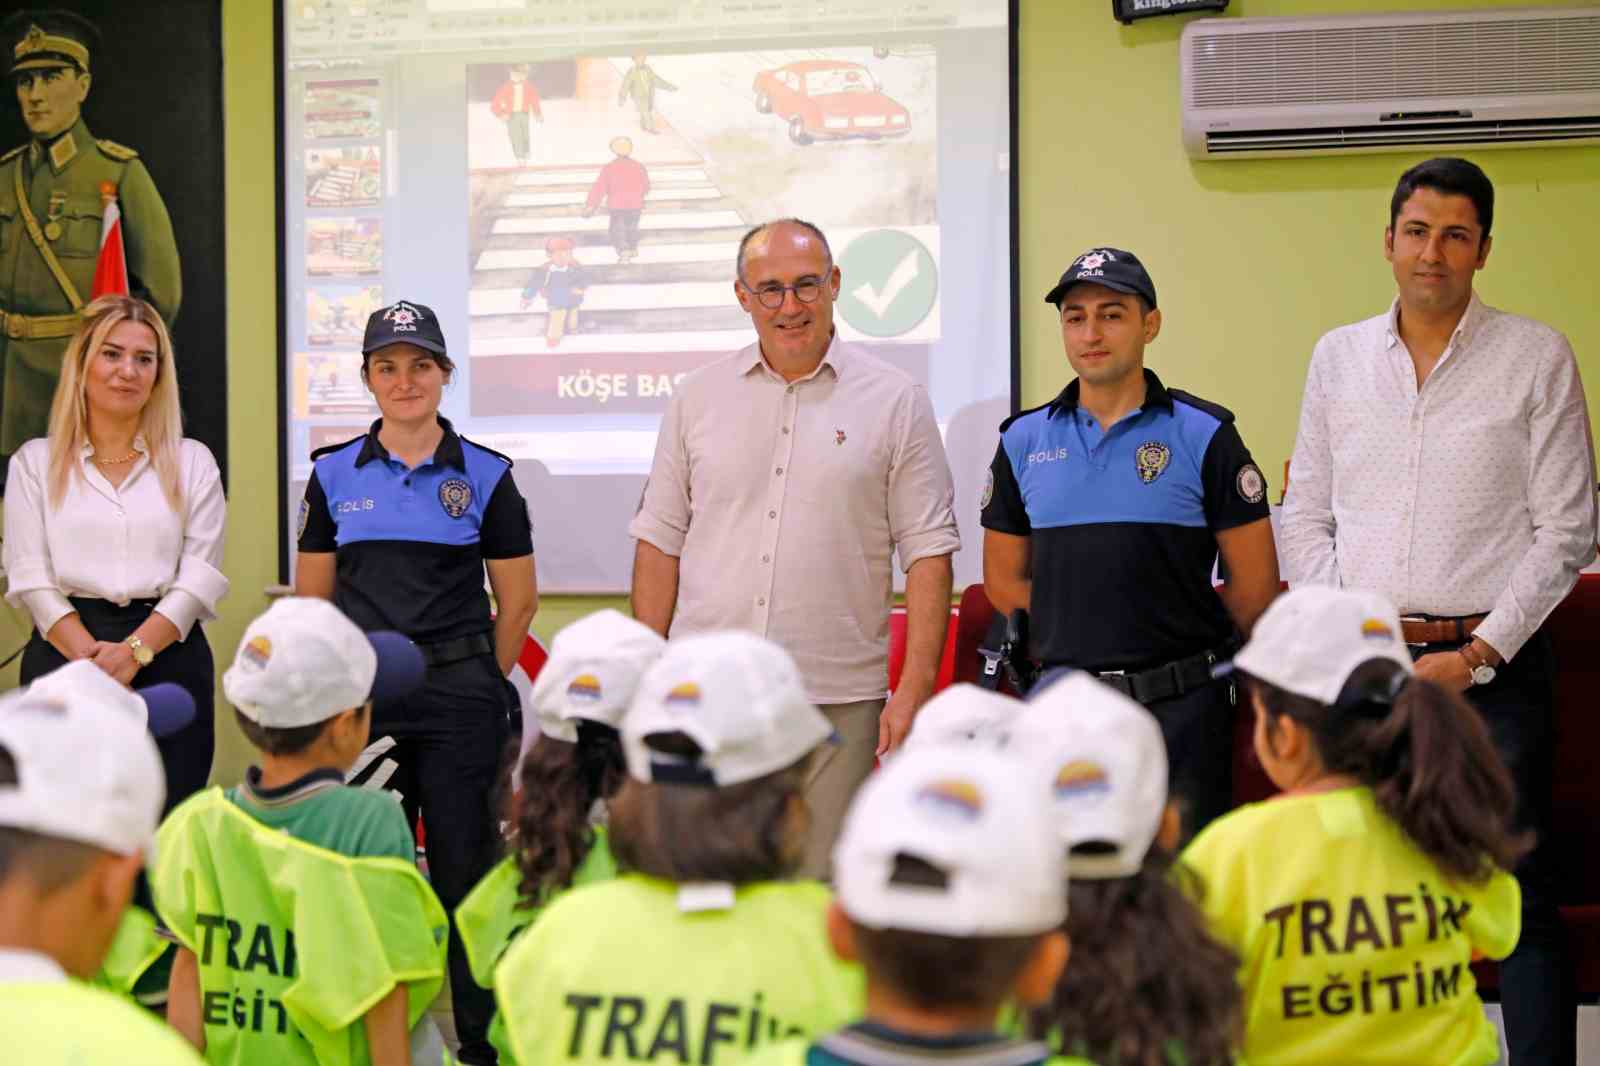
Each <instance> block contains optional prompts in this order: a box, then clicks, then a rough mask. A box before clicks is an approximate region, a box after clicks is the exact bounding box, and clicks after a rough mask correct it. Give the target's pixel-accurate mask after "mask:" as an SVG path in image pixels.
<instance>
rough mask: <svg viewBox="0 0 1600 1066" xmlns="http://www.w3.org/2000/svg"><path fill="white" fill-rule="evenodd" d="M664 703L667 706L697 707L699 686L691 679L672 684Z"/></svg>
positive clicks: (698, 703) (698, 704)
mask: <svg viewBox="0 0 1600 1066" xmlns="http://www.w3.org/2000/svg"><path fill="white" fill-rule="evenodd" d="M666 704H667V706H668V707H698V706H700V686H699V685H697V684H695V683H694V682H693V681H685V682H683V683H681V684H677V685H673V686H672V688H671V689H669V690H668V691H667V699H666Z"/></svg>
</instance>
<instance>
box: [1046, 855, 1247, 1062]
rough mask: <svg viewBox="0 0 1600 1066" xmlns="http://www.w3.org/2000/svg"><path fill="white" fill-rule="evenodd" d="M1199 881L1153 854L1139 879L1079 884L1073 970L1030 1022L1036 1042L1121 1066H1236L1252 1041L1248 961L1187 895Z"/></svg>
mask: <svg viewBox="0 0 1600 1066" xmlns="http://www.w3.org/2000/svg"><path fill="white" fill-rule="evenodd" d="M1191 877H1192V875H1190V874H1189V873H1188V872H1187V870H1186V868H1184V867H1182V866H1178V867H1174V866H1173V865H1172V859H1171V857H1170V856H1169V855H1168V854H1167V853H1166V852H1165V851H1163V850H1162V849H1161V848H1160V847H1153V848H1151V849H1150V851H1149V853H1148V854H1147V855H1146V856H1145V860H1144V865H1143V866H1142V867H1141V868H1140V869H1139V871H1138V872H1137V873H1135V874H1134V875H1133V876H1131V877H1119V878H1112V879H1108V880H1093V881H1091V880H1085V879H1078V880H1073V881H1070V882H1069V884H1068V888H1067V921H1066V925H1065V927H1064V928H1065V929H1066V933H1067V936H1068V937H1069V938H1070V940H1071V942H1072V962H1071V965H1069V966H1068V967H1067V969H1066V972H1064V973H1063V974H1062V975H1061V979H1060V980H1059V981H1058V982H1057V983H1056V988H1055V992H1054V994H1053V995H1052V996H1051V999H1050V1002H1049V1003H1048V1004H1047V1005H1045V1006H1043V1007H1040V1008H1038V1009H1036V1010H1034V1011H1032V1012H1031V1013H1030V1014H1029V1016H1028V1020H1027V1021H1028V1033H1029V1035H1030V1036H1033V1037H1034V1038H1036V1039H1042V1040H1047V1041H1049V1042H1051V1044H1052V1045H1054V1050H1055V1051H1056V1052H1057V1053H1058V1054H1061V1055H1077V1056H1080V1057H1082V1058H1086V1059H1089V1060H1091V1061H1094V1062H1104V1063H1115V1064H1116V1066H1167V1064H1168V1063H1170V1062H1176V1061H1183V1062H1186V1063H1188V1064H1189V1066H1231V1064H1232V1063H1233V1062H1234V1059H1235V1056H1236V1054H1237V1052H1238V1051H1239V1049H1240V1046H1241V1045H1242V1043H1243V1035H1244V1026H1243V1016H1244V1007H1243V995H1242V993H1241V992H1240V990H1239V984H1238V982H1237V981H1235V980H1233V975H1234V974H1235V973H1236V972H1237V971H1238V968H1239V957H1238V956H1237V955H1235V954H1234V953H1233V951H1231V950H1230V949H1229V948H1227V947H1225V946H1224V945H1222V944H1221V943H1219V942H1217V941H1216V940H1215V939H1213V938H1212V936H1211V933H1210V931H1209V930H1208V928H1207V926H1206V921H1205V916H1204V915H1203V914H1201V912H1200V909H1199V908H1198V907H1197V906H1195V904H1194V902H1193V897H1192V896H1191V895H1186V894H1185V891H1186V889H1187V888H1188V887H1189V886H1187V885H1186V884H1185V883H1184V881H1185V879H1187V878H1191ZM1219 975H1220V976H1219ZM1175 1050H1178V1051H1181V1055H1182V1058H1181V1059H1179V1058H1176V1057H1175V1056H1174V1055H1173V1052H1174V1051H1175Z"/></svg>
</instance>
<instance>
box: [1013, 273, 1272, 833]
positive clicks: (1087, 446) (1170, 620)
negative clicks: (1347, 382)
mask: <svg viewBox="0 0 1600 1066" xmlns="http://www.w3.org/2000/svg"><path fill="white" fill-rule="evenodd" d="M1123 254H1126V253H1123ZM1130 258H1131V257H1130ZM1135 262H1137V261H1136V260H1135ZM1138 270H1139V273H1140V274H1141V275H1142V274H1143V267H1139V268H1138ZM1070 273H1071V272H1069V274H1070ZM1145 277H1146V279H1147V277H1148V276H1147V275H1146V276H1145ZM1092 280H1094V281H1095V282H1103V281H1104V279H1102V278H1100V277H1095V278H1093V279H1092ZM1111 281H1112V282H1113V283H1114V282H1115V278H1112V279H1111ZM1067 283H1068V279H1067V278H1065V277H1064V278H1063V284H1067ZM1073 283H1075V281H1074V282H1073ZM1111 287H1116V285H1115V284H1113V285H1112V286H1111ZM1058 291H1061V287H1060V286H1058ZM1126 291H1132V290H1126ZM1052 295H1053V296H1054V295H1056V294H1055V293H1054V292H1053V293H1052ZM1149 296H1150V303H1151V305H1152V306H1154V298H1153V297H1154V288H1153V286H1151V287H1150V290H1149ZM1144 377H1145V399H1144V404H1143V405H1142V406H1141V407H1139V408H1138V409H1137V410H1135V411H1132V412H1130V413H1129V414H1127V415H1125V416H1124V417H1123V418H1122V419H1120V420H1119V421H1117V422H1116V423H1114V424H1113V425H1111V426H1110V427H1109V428H1108V429H1105V430H1102V429H1101V428H1100V425H1099V423H1098V422H1097V421H1096V420H1095V418H1094V416H1093V415H1091V414H1089V412H1087V411H1085V410H1083V409H1082V408H1081V407H1079V405H1078V391H1079V383H1078V382H1077V381H1073V382H1072V383H1071V384H1069V385H1068V386H1067V387H1066V388H1065V389H1063V390H1062V391H1061V393H1060V394H1059V395H1058V396H1057V397H1056V398H1055V399H1053V400H1051V401H1050V402H1049V403H1047V404H1045V405H1043V406H1041V407H1036V408H1033V409H1031V410H1028V411H1023V412H1021V413H1019V414H1016V415H1013V416H1012V417H1011V418H1008V419H1007V420H1006V421H1005V422H1003V423H1002V424H1001V426H1000V445H999V448H998V449H997V450H996V452H995V457H994V462H993V463H992V464H991V466H990V470H989V481H988V483H987V485H986V487H985V490H984V499H983V516H982V521H983V526H984V528H985V529H992V530H995V531H996V532H999V533H1007V534H1010V535H1012V536H1019V537H1028V538H1029V542H1030V547H1031V560H1032V581H1033V598H1032V603H1031V604H1030V605H1029V615H1030V618H1029V621H1030V632H1029V641H1030V650H1031V654H1032V656H1033V658H1035V659H1037V660H1038V661H1039V662H1041V663H1042V664H1043V665H1044V666H1046V667H1063V666H1064V667H1073V668H1076V669H1081V670H1088V671H1090V672H1093V673H1096V674H1100V675H1101V676H1102V679H1103V680H1105V681H1106V682H1107V683H1109V684H1112V685H1113V686H1114V687H1116V688H1118V689H1120V690H1122V691H1123V692H1125V693H1126V694H1128V695H1130V696H1132V697H1133V698H1134V699H1137V700H1139V701H1140V702H1141V703H1144V704H1145V705H1146V706H1148V707H1149V708H1150V710H1151V711H1152V712H1153V713H1154V714H1155V715H1156V717H1157V719H1158V720H1159V721H1160V722H1161V727H1162V733H1163V736H1164V739H1165V740H1166V744H1167V750H1168V752H1169V753H1170V756H1171V774H1172V791H1173V792H1174V793H1175V794H1176V795H1179V796H1182V797H1184V798H1186V800H1187V801H1188V804H1189V810H1188V811H1187V812H1186V814H1187V815H1188V817H1187V819H1186V821H1187V824H1188V826H1189V827H1190V828H1192V829H1198V828H1199V827H1200V826H1202V825H1204V824H1205V823H1206V822H1207V821H1209V820H1211V819H1212V818H1214V817H1216V816H1217V815H1219V814H1221V813H1223V812H1224V811H1226V810H1227V809H1228V808H1229V807H1230V806H1231V786H1230V776H1231V775H1230V773H1229V770H1230V766H1231V762H1232V758H1233V755H1232V721H1233V714H1232V703H1233V691H1232V686H1231V685H1230V684H1229V683H1228V682H1226V681H1221V682H1218V681H1213V680H1212V678H1211V666H1212V664H1213V663H1214V662H1216V661H1218V660H1220V659H1224V658H1226V657H1227V656H1226V653H1227V652H1228V651H1230V650H1231V644H1232V642H1233V640H1234V635H1235V633H1234V625H1233V622H1232V620H1231V618H1230V617H1229V615H1228V612H1227V610H1226V608H1225V607H1224V606H1223V604H1222V601H1221V600H1220V599H1219V598H1218V596H1217V593H1216V591H1215V589H1214V588H1213V587H1212V583H1211V574H1212V565H1213V563H1214V562H1215V561H1216V559H1217V541H1216V533H1217V532H1218V531H1220V530H1226V529H1232V528H1234V527H1236V526H1242V525H1246V524H1248V523H1251V522H1256V521H1259V520H1260V519H1263V518H1266V517H1268V514H1269V509H1268V505H1267V487H1266V482H1265V480H1264V479H1263V477H1262V475H1261V472H1260V470H1259V469H1258V468H1257V467H1256V465H1255V463H1254V462H1253V461H1252V460H1251V458H1250V452H1249V450H1248V449H1247V448H1246V447H1245V445H1244V442H1243V440H1241V439H1240V437H1239V433H1238V430H1237V429H1235V427H1234V424H1233V414H1232V413H1231V412H1229V411H1228V410H1227V409H1226V408H1224V407H1219V406H1218V405H1216V404H1213V403H1208V402H1207V401H1205V400H1202V399H1200V398H1198V397H1196V396H1192V395H1190V394H1189V393H1186V392H1183V391H1181V390H1179V389H1168V388H1167V387H1166V386H1165V385H1163V384H1162V383H1161V379H1160V378H1158V377H1157V376H1156V375H1155V374H1154V373H1153V372H1152V371H1150V370H1145V371H1144Z"/></svg>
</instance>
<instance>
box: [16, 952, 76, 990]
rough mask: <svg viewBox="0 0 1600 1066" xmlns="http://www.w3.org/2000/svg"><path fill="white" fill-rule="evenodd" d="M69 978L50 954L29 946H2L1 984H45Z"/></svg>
mask: <svg viewBox="0 0 1600 1066" xmlns="http://www.w3.org/2000/svg"><path fill="white" fill-rule="evenodd" d="M66 979H67V971H65V970H63V969H62V968H61V964H60V963H58V962H56V960H55V959H52V958H51V957H50V956H48V955H46V954H43V953H42V952H38V951H30V950H28V949H27V948H0V984H27V985H43V984H55V983H56V982H58V981H65V980H66Z"/></svg>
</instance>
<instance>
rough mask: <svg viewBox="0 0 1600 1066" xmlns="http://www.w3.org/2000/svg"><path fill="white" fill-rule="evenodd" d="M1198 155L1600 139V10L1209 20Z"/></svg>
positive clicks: (1191, 81) (1201, 71)
mask: <svg viewBox="0 0 1600 1066" xmlns="http://www.w3.org/2000/svg"><path fill="white" fill-rule="evenodd" d="M1182 53H1183V144H1184V148H1185V149H1186V150H1187V151H1188V153H1189V155H1190V156H1191V157H1193V158H1195V159H1229V158H1234V157H1252V156H1283V155H1302V154H1329V153H1335V152H1393V151H1404V150H1412V149H1416V148H1419V147H1420V148H1426V149H1429V150H1432V149H1438V148H1456V149H1460V148H1467V147H1473V148H1491V147H1527V146H1529V145H1541V144H1595V143H1600V6H1596V7H1585V8H1545V7H1540V8H1511V9H1505V10H1498V11H1495V10H1484V11H1446V12H1412V13H1407V14H1394V15H1355V16H1339V17H1320V16H1319V17H1307V18H1300V17H1292V18H1239V19H1226V18H1215V19H1201V20H1199V21H1196V22H1191V23H1190V24H1189V25H1188V26H1186V27H1185V28H1184V31H1183V43H1182Z"/></svg>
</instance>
